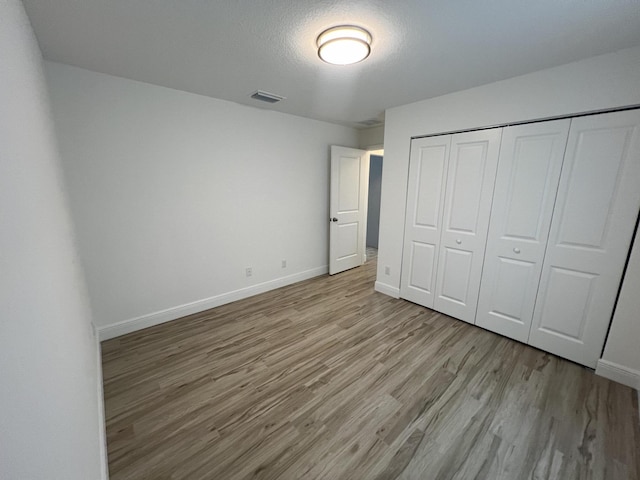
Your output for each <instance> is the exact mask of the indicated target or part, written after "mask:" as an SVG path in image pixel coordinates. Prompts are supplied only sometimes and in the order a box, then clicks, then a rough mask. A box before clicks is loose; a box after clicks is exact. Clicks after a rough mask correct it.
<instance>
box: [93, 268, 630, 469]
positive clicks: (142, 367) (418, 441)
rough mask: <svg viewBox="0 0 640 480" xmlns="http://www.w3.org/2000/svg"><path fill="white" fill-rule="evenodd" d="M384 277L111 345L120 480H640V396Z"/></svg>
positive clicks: (313, 283) (323, 280)
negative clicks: (420, 300)
mask: <svg viewBox="0 0 640 480" xmlns="http://www.w3.org/2000/svg"><path fill="white" fill-rule="evenodd" d="M375 271H376V264H375V258H373V259H372V260H370V261H369V262H367V264H365V265H364V266H363V267H360V268H357V269H354V270H350V271H348V272H344V273H342V274H339V275H336V276H333V277H329V276H323V277H318V278H315V279H312V280H308V281H305V282H301V283H298V284H295V285H291V286H288V287H284V288H281V289H278V290H275V291H272V292H267V293H264V294H261V295H257V296H255V297H252V298H249V299H246V300H242V301H239V302H234V303H231V304H227V305H224V306H221V307H218V308H215V309H212V310H209V311H206V312H202V313H198V314H195V315H191V316H189V317H185V318H183V319H180V320H176V321H174V322H169V323H166V324H163V325H159V326H156V327H152V328H149V329H146V330H143V331H140V332H135V333H133V334H130V335H126V336H123V337H119V338H116V339H113V340H109V341H106V342H104V343H103V350H102V351H103V369H104V392H105V410H106V422H107V442H108V453H109V469H110V475H111V478H112V479H114V480H118V479H127V480H137V479H140V480H143V479H149V480H151V479H153V480H158V479H174V480H175V479H189V480H191V479H195V480H197V479H223V480H227V479H229V480H235V479H249V478H251V479H302V478H304V479H314V478H317V479H331V480H334V479H338V480H339V479H345V480H346V479H349V480H355V479H376V480H383V479H389V480H390V479H429V480H431V479H461V480H465V479H491V480H496V479H505V480H513V479H516V480H520V479H558V480H565V479H594V480H598V479H602V480H617V479H621V480H623V479H624V480H634V479H635V480H638V479H639V476H640V453H639V451H640V428H639V421H638V402H637V396H636V392H635V391H633V390H632V389H630V388H628V387H625V386H623V385H619V384H616V383H613V382H610V381H608V380H606V379H604V378H600V377H596V376H595V375H594V373H593V372H592V371H591V370H588V369H585V368H583V367H581V366H578V365H576V364H573V363H571V362H568V361H565V360H562V359H559V358H557V357H554V356H553V355H550V354H547V353H544V352H541V351H539V350H536V349H534V348H531V347H528V346H526V345H523V344H520V343H517V342H514V341H511V340H509V339H506V338H504V337H501V336H499V335H495V334H493V333H490V332H487V331H485V330H482V329H479V328H477V327H474V326H472V325H468V324H466V323H464V322H461V321H458V320H454V319H451V318H449V317H447V316H445V315H442V314H439V313H437V312H433V311H431V310H429V309H425V308H423V307H420V306H417V305H414V304H412V303H409V302H406V301H403V300H397V299H393V298H390V297H387V296H385V295H382V294H380V293H377V292H375V291H374V290H373V283H374V280H375Z"/></svg>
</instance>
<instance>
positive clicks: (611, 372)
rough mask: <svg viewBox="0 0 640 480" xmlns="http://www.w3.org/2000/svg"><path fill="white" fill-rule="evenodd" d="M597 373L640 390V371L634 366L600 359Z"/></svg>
mask: <svg viewBox="0 0 640 480" xmlns="http://www.w3.org/2000/svg"><path fill="white" fill-rule="evenodd" d="M596 375H600V376H601V377H605V378H608V379H609V380H613V381H614V382H618V383H622V384H623V385H627V386H629V387H631V388H635V389H636V390H640V371H638V370H634V369H633V368H629V367H625V366H624V365H619V364H617V363H613V362H610V361H609V360H603V359H600V360H598V366H597V367H596Z"/></svg>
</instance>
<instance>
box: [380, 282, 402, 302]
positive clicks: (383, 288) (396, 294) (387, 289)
mask: <svg viewBox="0 0 640 480" xmlns="http://www.w3.org/2000/svg"><path fill="white" fill-rule="evenodd" d="M375 290H376V292H380V293H384V294H385V295H389V296H390V297H393V298H400V289H399V288H397V287H392V286H391V285H387V284H386V283H382V282H376V284H375Z"/></svg>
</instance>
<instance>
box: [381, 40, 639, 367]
mask: <svg viewBox="0 0 640 480" xmlns="http://www.w3.org/2000/svg"><path fill="white" fill-rule="evenodd" d="M639 85H640V47H634V48H630V49H625V50H620V51H618V52H615V53H611V54H607V55H601V56H597V57H593V58H590V59H587V60H582V61H579V62H574V63H570V64H567V65H562V66H559V67H555V68H550V69H547V70H541V71H539V72H534V73H531V74H528V75H523V76H520V77H516V78H512V79H509V80H504V81H501V82H495V83H491V84H489V85H485V86H482V87H477V88H473V89H470V90H465V91H462V92H457V93H453V94H449V95H445V96H442V97H437V98H433V99H429V100H425V101H422V102H417V103H413V104H410V105H405V106H402V107H397V108H392V109H390V110H387V111H386V114H385V136H384V148H385V155H384V166H383V175H382V205H381V212H380V217H381V218H380V226H381V228H380V245H379V251H378V275H377V282H376V288H377V289H378V290H380V291H382V292H385V293H387V294H390V295H398V294H399V287H400V266H401V260H402V242H403V236H404V215H405V203H406V194H407V193H406V190H407V176H408V171H409V147H410V143H411V137H412V136H420V135H428V134H433V133H441V132H448V131H455V130H462V129H470V128H477V127H485V126H491V125H499V124H505V123H509V122H517V121H526V120H534V119H543V118H548V117H553V116H558V115H568V114H576V113H583V112H590V111H597V110H602V109H609V108H615V107H622V106H628V105H640V88H639V87H638V86H639ZM385 266H388V267H390V275H385V273H384V268H385ZM635 305H636V306H635V309H636V311H640V297H638V296H636V298H635ZM615 323H616V322H615V321H614V326H615ZM623 330H625V329H623ZM612 342H614V341H613V339H612V338H610V340H609V342H608V343H607V349H612V350H613V351H618V350H620V349H624V348H625V347H624V346H622V345H617V344H615V343H612ZM633 355H634V358H637V357H638V355H640V352H639V350H637V349H636V350H635V352H634V353H633Z"/></svg>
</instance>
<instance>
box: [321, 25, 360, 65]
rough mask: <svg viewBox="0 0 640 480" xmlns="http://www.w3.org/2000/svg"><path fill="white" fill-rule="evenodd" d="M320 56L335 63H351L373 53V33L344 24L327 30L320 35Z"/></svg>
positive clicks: (328, 61)
mask: <svg viewBox="0 0 640 480" xmlns="http://www.w3.org/2000/svg"><path fill="white" fill-rule="evenodd" d="M317 45H318V56H319V57H320V58H321V59H322V60H323V61H325V62H327V63H332V64H334V65H350V64H352V63H358V62H361V61H362V60H364V59H365V58H367V57H368V56H369V53H371V34H370V33H369V32H367V31H366V30H364V29H362V28H360V27H354V26H351V25H344V26H340V27H333V28H330V29H328V30H325V31H324V32H322V33H321V34H320V35H319V36H318V41H317Z"/></svg>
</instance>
